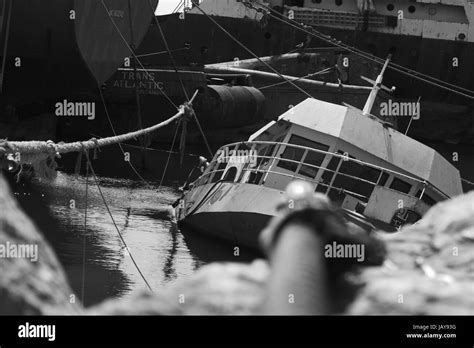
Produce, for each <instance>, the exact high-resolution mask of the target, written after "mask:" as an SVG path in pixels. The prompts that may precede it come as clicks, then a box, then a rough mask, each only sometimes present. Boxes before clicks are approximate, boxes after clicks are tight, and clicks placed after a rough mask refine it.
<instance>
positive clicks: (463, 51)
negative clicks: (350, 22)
mask: <svg viewBox="0 0 474 348" xmlns="http://www.w3.org/2000/svg"><path fill="white" fill-rule="evenodd" d="M158 19H159V21H160V23H161V26H162V29H163V31H164V33H165V35H166V36H167V37H173V40H172V41H170V46H171V48H172V49H176V50H177V51H175V52H174V53H173V55H174V58H175V60H176V62H177V63H178V64H179V65H181V66H189V65H193V66H203V65H205V64H212V63H216V62H222V61H232V60H235V59H236V58H237V59H239V60H243V59H248V58H253V57H252V56H251V55H250V54H249V53H248V52H247V51H246V50H245V49H244V48H242V47H240V46H239V45H237V44H236V43H235V42H234V41H233V40H232V39H230V38H229V37H228V36H227V35H226V34H225V33H224V32H222V31H221V30H220V29H219V28H218V27H216V26H215V24H213V23H212V22H211V21H210V20H209V19H208V18H206V17H205V16H204V15H201V14H195V13H187V14H186V15H185V18H184V19H180V17H179V14H173V15H167V16H160V17H158ZM213 19H214V20H215V21H217V22H218V23H219V24H220V25H222V26H223V27H224V28H225V29H226V30H228V31H229V32H230V33H231V34H232V35H234V37H235V38H236V39H238V40H239V41H240V42H242V43H244V44H245V45H246V47H248V48H249V49H250V50H251V51H253V52H254V53H255V54H256V55H258V56H269V55H280V54H284V53H288V52H298V51H301V52H303V50H302V49H300V48H296V46H297V45H300V44H303V46H304V48H305V49H306V50H307V49H312V48H319V49H321V48H323V47H328V46H331V45H330V44H328V43H327V42H325V41H322V40H320V39H316V38H314V37H309V36H308V35H307V34H305V33H303V32H301V31H299V30H297V29H295V28H292V27H290V26H287V25H285V24H283V23H281V22H279V21H277V20H275V19H271V18H270V19H269V20H268V21H266V22H262V21H256V20H253V19H251V18H231V17H218V16H214V17H213ZM318 30H320V31H321V32H323V33H324V34H326V35H328V36H330V37H333V38H335V39H337V40H340V41H342V42H344V43H348V44H350V45H351V46H354V47H356V48H358V49H361V50H364V51H366V52H369V53H371V54H373V55H376V56H378V57H381V58H385V57H387V56H388V55H389V54H391V55H392V62H393V63H395V64H399V65H402V66H404V67H406V68H409V69H413V70H414V71H417V72H420V73H424V74H427V75H430V76H433V77H435V78H438V79H440V80H443V81H446V82H449V83H452V84H456V85H459V86H462V87H464V88H466V89H471V90H472V89H474V80H473V79H472V78H471V77H472V76H473V75H474V66H473V65H472V64H470V63H469V62H470V57H472V56H473V55H474V44H473V43H470V42H466V41H460V40H459V41H449V40H441V39H429V38H422V37H417V36H408V35H395V34H388V33H379V32H371V31H360V30H353V29H337V28H327V27H326V28H318ZM186 45H189V49H183V48H184V47H185V46H186ZM139 51H140V53H141V54H149V53H153V52H162V51H164V47H163V46H162V44H161V38H160V36H159V32H158V30H157V28H156V27H155V26H153V25H152V27H151V29H150V31H149V32H148V33H147V35H146V36H145V38H144V40H143V43H142V45H141V46H140V48H139ZM339 51H340V50H339ZM339 51H338V52H337V54H339V53H341V52H339ZM342 53H343V54H344V56H347V57H349V58H350V64H349V67H348V68H347V78H346V79H345V80H344V81H343V82H344V83H346V84H361V83H363V82H362V80H361V78H360V75H364V76H366V77H369V78H373V77H374V76H375V75H376V73H377V70H378V69H379V68H380V66H379V65H378V64H377V63H374V62H373V61H372V60H370V59H366V58H360V57H358V56H357V55H355V54H352V53H350V52H347V51H345V52H344V51H342ZM303 56H304V55H303ZM453 58H457V62H458V64H453ZM142 60H143V62H144V63H145V64H146V65H148V66H160V65H169V64H170V60H169V56H168V55H166V54H157V55H150V56H144V57H143V58H142ZM328 63H329V62H328ZM319 68H320V67H319V66H316V65H314V64H311V63H308V62H307V61H305V60H304V59H302V60H301V61H300V63H299V64H292V65H285V64H283V65H280V66H278V69H279V70H280V71H281V72H282V73H285V74H288V75H294V76H303V75H306V74H308V73H314V72H316V71H318V70H317V69H319ZM412 75H415V73H413V74H408V75H405V74H401V73H399V72H397V71H392V70H387V72H386V74H385V76H384V84H385V85H387V86H389V87H391V86H395V87H396V91H395V93H394V95H393V98H394V99H396V100H399V101H417V100H418V98H419V97H420V102H421V117H420V119H419V120H416V121H414V122H413V123H412V124H411V128H410V134H411V135H412V136H414V137H417V138H420V139H427V140H438V141H439V140H441V141H445V140H448V141H454V142H464V143H472V139H474V137H473V135H474V123H473V121H472V120H474V117H473V116H474V109H473V103H472V100H470V99H469V98H465V97H462V96H459V95H457V94H454V93H451V92H449V91H447V90H444V89H441V88H439V87H436V86H433V85H430V84H427V83H425V82H423V81H420V80H417V79H415V78H413V76H412ZM408 123H409V120H408V119H407V118H405V119H403V118H401V119H400V127H401V129H405V128H406V127H407V125H408Z"/></svg>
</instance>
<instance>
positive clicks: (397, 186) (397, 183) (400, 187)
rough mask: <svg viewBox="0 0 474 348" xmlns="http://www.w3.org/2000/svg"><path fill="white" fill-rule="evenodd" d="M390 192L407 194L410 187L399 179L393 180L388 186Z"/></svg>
mask: <svg viewBox="0 0 474 348" xmlns="http://www.w3.org/2000/svg"><path fill="white" fill-rule="evenodd" d="M390 188H391V189H392V190H396V191H398V192H402V193H406V194H408V193H409V192H410V190H411V185H410V184H409V183H407V182H406V181H403V180H401V179H399V178H393V181H392V184H391V185H390Z"/></svg>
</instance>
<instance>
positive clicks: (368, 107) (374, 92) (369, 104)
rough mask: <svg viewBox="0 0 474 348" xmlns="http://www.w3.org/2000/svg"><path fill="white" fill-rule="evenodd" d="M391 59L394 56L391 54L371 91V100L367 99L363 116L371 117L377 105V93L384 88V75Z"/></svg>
mask: <svg viewBox="0 0 474 348" xmlns="http://www.w3.org/2000/svg"><path fill="white" fill-rule="evenodd" d="M391 58H392V55H391V54H389V55H388V57H387V60H386V61H385V64H384V65H383V67H382V70H381V71H380V74H379V76H377V79H376V80H375V82H374V85H373V88H372V91H370V94H369V98H367V102H366V103H365V106H364V110H363V111H362V114H363V115H369V114H370V112H371V111H372V107H373V106H374V103H375V98H377V93H378V92H379V90H380V88H382V80H383V74H384V73H385V69H387V66H388V63H390V59H391Z"/></svg>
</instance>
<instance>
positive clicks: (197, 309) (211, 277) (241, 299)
mask: <svg viewBox="0 0 474 348" xmlns="http://www.w3.org/2000/svg"><path fill="white" fill-rule="evenodd" d="M269 272H270V270H269V267H268V264H267V262H266V261H263V260H256V261H254V262H252V263H251V264H250V265H245V264H238V263H215V264H210V265H207V266H204V267H202V268H201V269H200V270H198V271H197V272H196V273H195V274H193V275H191V276H190V277H188V278H186V279H182V280H178V281H176V282H174V283H172V284H170V285H169V286H166V287H164V288H162V289H157V290H155V294H150V293H149V292H147V293H142V294H139V295H137V296H135V297H132V298H129V299H123V300H110V301H106V302H105V303H103V304H100V305H98V306H96V307H93V308H91V309H90V310H89V311H88V314H100V315H143V314H147V315H177V314H179V315H181V314H191V315H207V314H213V315H214V314H215V315H229V314H233V315H241V314H252V313H256V311H257V308H258V306H259V305H260V304H261V303H262V297H263V296H264V287H265V284H266V280H267V277H268V274H269Z"/></svg>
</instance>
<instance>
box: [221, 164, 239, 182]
mask: <svg viewBox="0 0 474 348" xmlns="http://www.w3.org/2000/svg"><path fill="white" fill-rule="evenodd" d="M236 175H237V168H236V167H230V168H229V169H228V170H227V172H226V173H225V175H224V179H222V181H223V182H234V180H235V177H236Z"/></svg>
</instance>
